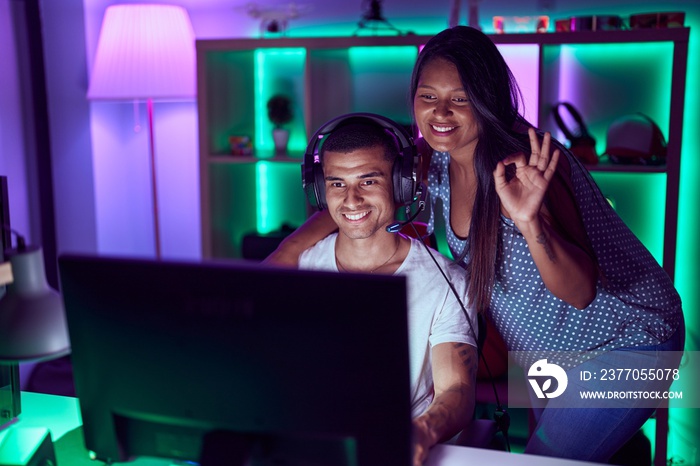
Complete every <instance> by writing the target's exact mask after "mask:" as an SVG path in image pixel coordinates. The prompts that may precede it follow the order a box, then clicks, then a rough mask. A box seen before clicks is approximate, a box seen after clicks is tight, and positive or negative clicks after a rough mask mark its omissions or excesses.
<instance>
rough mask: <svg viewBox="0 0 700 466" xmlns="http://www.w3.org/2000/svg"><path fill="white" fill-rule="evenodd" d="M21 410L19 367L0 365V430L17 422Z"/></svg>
mask: <svg viewBox="0 0 700 466" xmlns="http://www.w3.org/2000/svg"><path fill="white" fill-rule="evenodd" d="M21 408H22V405H21V402H20V387H19V366H18V365H17V364H8V365H4V364H0V429H2V427H3V426H5V425H6V424H10V423H12V422H14V421H15V420H17V416H19V413H20V412H21ZM0 464H1V463H0Z"/></svg>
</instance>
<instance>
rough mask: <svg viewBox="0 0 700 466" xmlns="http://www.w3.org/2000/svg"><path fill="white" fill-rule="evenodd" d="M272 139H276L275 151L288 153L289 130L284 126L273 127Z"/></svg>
mask: <svg viewBox="0 0 700 466" xmlns="http://www.w3.org/2000/svg"><path fill="white" fill-rule="evenodd" d="M272 139H273V140H274V141H275V152H276V153H278V154H286V153H287V143H288V142H289V130H288V129H284V128H275V129H273V130H272Z"/></svg>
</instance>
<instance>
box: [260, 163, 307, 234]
mask: <svg viewBox="0 0 700 466" xmlns="http://www.w3.org/2000/svg"><path fill="white" fill-rule="evenodd" d="M255 178H256V184H257V187H256V191H255V192H256V195H255V201H256V209H257V230H258V233H260V234H267V233H271V232H273V231H277V230H279V229H280V228H281V227H282V225H283V224H288V225H290V226H292V227H298V226H299V225H301V224H302V223H304V221H305V220H306V197H305V194H304V190H303V189H302V187H301V169H300V164H299V163H296V162H288V163H287V162H273V161H260V162H256V165H255Z"/></svg>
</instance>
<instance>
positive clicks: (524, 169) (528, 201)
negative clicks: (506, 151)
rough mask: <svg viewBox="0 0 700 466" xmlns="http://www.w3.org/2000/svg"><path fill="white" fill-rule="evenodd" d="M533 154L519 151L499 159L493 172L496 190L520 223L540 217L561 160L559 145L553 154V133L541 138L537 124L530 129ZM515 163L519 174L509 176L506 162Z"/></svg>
mask: <svg viewBox="0 0 700 466" xmlns="http://www.w3.org/2000/svg"><path fill="white" fill-rule="evenodd" d="M528 135H529V136H530V148H531V149H532V154H531V155H530V160H529V161H528V160H527V159H526V158H525V155H524V154H515V155H511V156H509V157H506V158H505V159H504V160H503V161H501V162H498V165H496V169H495V170H494V172H493V177H494V181H495V183H496V193H497V194H498V197H499V198H500V200H501V205H502V206H503V208H504V209H505V211H506V213H507V214H508V216H509V217H510V218H511V219H512V220H513V221H514V222H515V223H516V225H517V224H518V223H520V222H532V221H534V220H536V219H537V218H538V215H539V212H540V209H541V207H542V202H543V200H544V195H545V192H546V191H547V187H548V186H549V182H550V180H551V179H552V177H553V176H554V172H555V171H556V168H557V162H558V160H559V149H556V150H555V151H554V153H553V154H552V156H551V158H550V156H549V150H550V145H551V138H552V137H551V135H550V134H549V133H545V135H544V138H543V140H542V146H541V147H540V141H539V138H538V137H537V133H536V132H535V130H534V129H533V128H530V129H529V130H528ZM510 164H515V176H513V178H512V179H510V180H507V179H506V165H510Z"/></svg>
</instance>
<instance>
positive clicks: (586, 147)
mask: <svg viewBox="0 0 700 466" xmlns="http://www.w3.org/2000/svg"><path fill="white" fill-rule="evenodd" d="M560 108H565V109H566V110H567V111H568V112H569V115H570V116H571V118H573V120H574V122H575V123H576V125H577V126H578V131H572V130H571V129H569V127H568V126H567V125H566V123H565V122H564V118H563V117H562V115H561V114H560V113H559V109H560ZM552 111H553V115H554V120H555V121H556V122H557V126H559V129H561V131H562V133H564V136H566V139H568V140H569V143H570V144H571V145H570V147H569V150H571V153H572V154H574V155H575V156H576V158H577V159H579V160H580V161H581V162H582V163H585V164H588V165H595V164H597V163H598V154H597V153H596V150H595V139H594V138H593V136H591V135H590V133H589V132H588V129H587V128H586V124H585V123H584V122H583V118H582V117H581V114H580V113H579V112H578V110H576V107H574V106H573V105H572V104H570V103H569V102H558V103H557V104H556V105H555V106H554V108H553V110H552Z"/></svg>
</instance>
